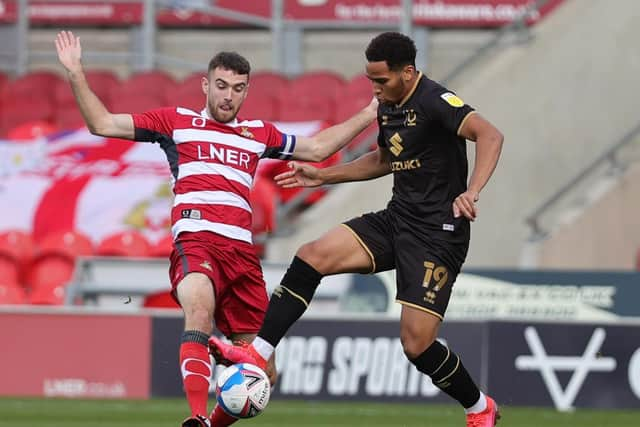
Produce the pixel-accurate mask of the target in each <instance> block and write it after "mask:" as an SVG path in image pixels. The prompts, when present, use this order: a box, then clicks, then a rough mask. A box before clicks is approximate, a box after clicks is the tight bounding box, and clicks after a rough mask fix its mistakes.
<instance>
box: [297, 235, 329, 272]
mask: <svg viewBox="0 0 640 427" xmlns="http://www.w3.org/2000/svg"><path fill="white" fill-rule="evenodd" d="M330 255H331V253H330V251H327V249H326V247H325V245H324V244H323V243H322V241H320V240H314V241H313V242H308V243H305V244H304V245H302V246H300V248H298V251H297V252H296V256H297V257H298V258H300V259H302V260H304V262H306V263H307V264H309V265H310V266H312V267H313V268H315V269H316V270H317V271H319V272H326V271H327V270H329V269H330V268H331V257H330Z"/></svg>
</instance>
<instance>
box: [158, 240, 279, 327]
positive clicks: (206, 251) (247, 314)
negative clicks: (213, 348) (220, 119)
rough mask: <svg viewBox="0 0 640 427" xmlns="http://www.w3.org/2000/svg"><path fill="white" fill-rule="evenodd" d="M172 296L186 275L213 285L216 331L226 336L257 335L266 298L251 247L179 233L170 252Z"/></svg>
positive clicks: (256, 258) (249, 245) (265, 291)
mask: <svg viewBox="0 0 640 427" xmlns="http://www.w3.org/2000/svg"><path fill="white" fill-rule="evenodd" d="M170 260H171V267H170V268H169V277H170V279H171V287H172V290H171V293H172V295H173V296H174V298H175V297H176V288H177V286H178V283H180V281H181V280H182V279H183V278H184V277H185V276H186V275H187V274H188V273H194V272H198V273H203V274H205V275H206V276H207V277H209V279H211V282H212V283H213V291H214V293H215V297H216V309H215V313H214V315H213V318H214V321H215V324H216V327H217V328H218V329H219V330H220V332H222V333H223V334H224V335H225V336H227V337H228V336H230V335H231V334H232V333H257V332H258V331H259V330H260V326H262V320H263V319H264V315H265V313H266V311H267V305H268V304H269V298H268V296H267V290H266V287H265V284H264V279H263V277H262V268H261V267H260V261H259V260H258V256H257V255H256V252H255V249H254V247H253V245H251V244H249V243H246V242H242V241H239V240H234V239H228V238H226V237H223V236H220V235H217V234H214V233H211V232H208V231H201V232H195V233H191V232H182V233H180V235H179V236H178V239H177V240H176V242H175V244H174V249H173V252H171V258H170Z"/></svg>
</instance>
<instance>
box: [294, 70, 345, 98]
mask: <svg viewBox="0 0 640 427" xmlns="http://www.w3.org/2000/svg"><path fill="white" fill-rule="evenodd" d="M346 85H347V82H345V80H344V79H343V78H342V76H340V75H339V74H336V73H334V72H333V71H312V72H309V73H304V74H302V75H300V76H298V77H297V78H296V79H294V80H293V81H292V82H291V83H290V84H289V86H290V87H291V88H292V89H293V90H295V91H300V92H302V93H313V92H316V93H319V94H327V95H329V96H331V97H335V96H336V95H337V94H339V93H340V92H341V91H342V90H344V89H345V87H346Z"/></svg>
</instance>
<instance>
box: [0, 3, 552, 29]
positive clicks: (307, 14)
mask: <svg viewBox="0 0 640 427" xmlns="http://www.w3.org/2000/svg"><path fill="white" fill-rule="evenodd" d="M562 1H563V0H549V1H548V2H547V3H546V4H545V6H544V7H542V8H541V9H540V11H539V12H535V13H533V14H532V15H531V16H530V17H529V20H528V22H529V23H530V24H533V23H535V22H538V21H539V20H540V19H541V18H543V17H544V16H545V15H546V14H548V13H549V12H551V11H552V10H553V9H554V8H555V7H556V6H558V5H559V4H560V3H561V2H562ZM531 2H532V0H414V1H413V17H414V23H415V24H416V25H425V26H437V27H496V26H500V25H503V24H505V23H508V22H511V21H512V20H513V19H515V18H516V17H518V16H520V14H521V13H522V12H523V10H524V9H525V8H526V7H527V6H528V5H529V4H531ZM188 4H189V2H181V1H175V5H176V6H175V8H171V9H164V10H161V11H160V12H159V13H158V16H157V20H158V23H159V24H160V25H165V26H178V27H179V26H246V24H244V23H242V22H238V21H233V20H228V19H224V18H220V17H218V16H215V15H212V14H208V13H204V12H198V11H195V10H194V9H190V8H189V7H187V6H188ZM211 4H212V5H215V6H216V7H220V8H224V9H229V10H232V11H235V12H243V13H247V14H251V15H255V16H259V17H264V18H268V17H270V16H271V2H269V1H246V2H239V1H237V0H215V1H212V2H211ZM181 5H184V6H183V7H181ZM15 8H16V6H15V0H4V1H3V0H0V22H13V21H15V19H16V14H15ZM402 9H403V6H402V1H401V0H285V2H284V15H285V16H284V17H285V19H292V20H302V21H305V20H307V21H308V20H328V21H337V22H340V21H360V22H373V23H380V22H398V20H399V19H400V15H401V14H402ZM142 16H143V4H142V3H141V2H134V1H132V2H114V3H110V2H90V1H86V2H68V1H67V2H65V1H44V0H32V1H30V2H29V17H30V20H31V22H32V23H35V24H51V23H56V24H60V23H67V24H85V25H131V24H139V23H140V22H142Z"/></svg>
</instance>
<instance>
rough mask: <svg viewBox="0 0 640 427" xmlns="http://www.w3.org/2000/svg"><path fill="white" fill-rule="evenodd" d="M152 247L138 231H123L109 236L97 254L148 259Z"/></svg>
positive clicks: (100, 245) (101, 243)
mask: <svg viewBox="0 0 640 427" xmlns="http://www.w3.org/2000/svg"><path fill="white" fill-rule="evenodd" d="M150 252H151V246H150V245H149V242H148V241H147V239H146V238H145V237H144V236H143V235H142V233H139V232H137V231H123V232H121V233H116V234H113V235H111V236H107V237H106V238H105V239H104V240H103V241H102V242H100V244H99V245H98V249H97V250H96V253H97V254H98V255H104V256H123V257H147V256H149V254H150Z"/></svg>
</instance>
